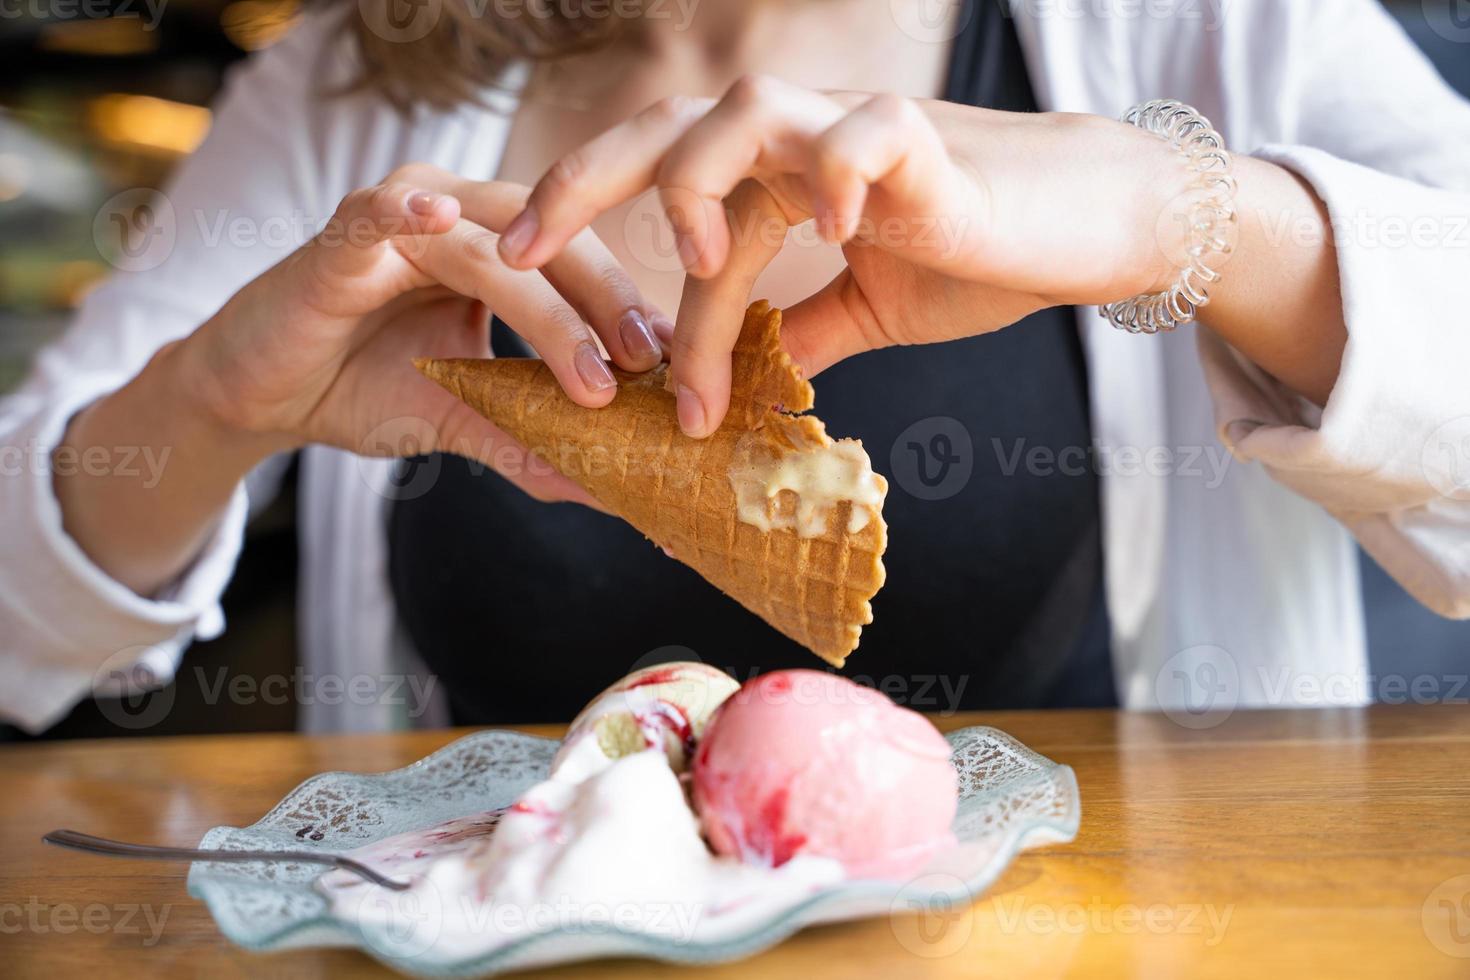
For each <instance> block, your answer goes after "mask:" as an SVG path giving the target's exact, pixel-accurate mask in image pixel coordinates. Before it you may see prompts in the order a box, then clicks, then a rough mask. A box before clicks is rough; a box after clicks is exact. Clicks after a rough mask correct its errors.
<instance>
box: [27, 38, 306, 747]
mask: <svg viewBox="0 0 1470 980" xmlns="http://www.w3.org/2000/svg"><path fill="white" fill-rule="evenodd" d="M325 29H327V27H326V25H325V24H324V22H323V21H322V20H321V19H319V18H311V19H309V20H308V21H307V23H305V24H303V25H302V26H301V27H299V28H298V29H297V30H296V31H295V32H293V34H292V35H291V36H290V37H288V38H286V39H285V40H284V41H282V42H281V43H280V44H278V45H276V46H275V47H273V48H271V49H269V50H267V51H265V52H263V53H262V54H261V55H259V56H257V57H256V58H254V59H252V60H251V61H250V62H249V63H247V64H246V65H245V66H243V67H241V68H239V69H236V70H235V71H234V72H233V73H232V75H231V77H230V79H229V81H228V83H227V87H226V90H225V94H224V96H223V97H222V99H221V100H220V101H219V103H218V105H217V107H216V114H215V120H214V124H213V127H212V129H211V132H210V135H209V137H208V138H207V139H206V140H205V142H204V144H203V145H202V146H201V147H200V148H199V150H198V151H197V152H196V153H195V154H194V155H193V156H192V157H190V159H189V160H188V161H187V162H185V164H184V165H183V166H182V167H181V168H180V170H179V172H178V173H177V174H176V175H175V177H174V178H173V180H172V181H171V183H170V185H169V186H168V187H167V188H166V189H165V191H164V193H163V194H162V195H161V196H159V197H157V198H156V199H155V200H154V201H153V202H152V211H151V214H152V220H151V221H150V222H146V223H144V224H145V227H143V228H141V229H139V230H140V233H141V237H140V238H138V239H137V240H136V242H135V245H136V246H137V247H136V248H134V249H133V250H131V251H130V252H128V253H126V254H124V255H122V256H121V257H120V258H119V259H118V260H117V261H115V262H114V265H116V266H118V270H117V271H116V272H115V274H114V275H113V276H112V277H111V279H110V280H109V281H107V282H106V283H104V284H103V285H102V286H101V287H99V288H98V289H97V290H96V291H95V292H93V293H92V294H91V295H90V296H89V297H88V298H87V299H86V300H85V302H84V303H83V305H82V307H81V309H80V310H79V312H78V315H77V317H76V319H75V321H74V322H73V324H72V325H71V327H70V328H69V329H68V331H67V332H66V333H65V335H64V336H63V337H62V338H61V339H60V340H59V341H57V342H56V343H55V344H53V345H51V346H50V347H48V348H47V349H46V350H44V351H42V352H41V354H40V356H39V357H38V358H37V361H36V364H35V366H34V368H33V369H32V372H31V374H30V376H29V377H28V378H27V379H26V381H25V382H24V383H23V384H22V386H21V387H20V389H19V390H17V391H16V392H15V393H14V394H12V395H11V396H9V397H7V398H5V399H4V400H3V401H0V485H3V492H0V527H4V528H5V529H6V533H5V534H4V535H0V720H4V721H8V722H10V723H12V724H16V725H19V726H21V727H23V728H26V729H29V730H32V731H39V730H42V729H44V728H46V727H48V726H49V725H51V724H53V723H54V722H55V721H57V720H59V719H60V718H61V717H62V716H64V715H65V713H66V712H67V711H68V710H70V708H71V707H72V706H73V705H75V704H76V703H77V702H78V701H80V700H82V699H83V698H85V697H87V696H88V695H89V694H91V693H93V692H94V691H96V692H97V693H112V692H117V691H119V690H126V689H129V688H135V687H137V686H139V685H141V686H144V687H147V686H152V685H155V684H158V683H163V682H166V681H167V680H168V679H169V678H170V677H172V676H173V673H174V671H175V669H176V666H177V662H178V657H179V654H180V652H181V651H182V649H183V648H184V646H186V645H187V644H188V642H189V641H190V639H191V638H193V637H195V636H198V637H202V638H209V637H212V636H215V635H217V634H218V633H219V632H220V631H221V630H222V629H223V627H224V619H223V615H222V613H221V611H220V605H219V598H220V595H221V593H222V591H223V589H224V587H225V584H226V583H227V582H228V581H229V578H230V575H231V573H232V571H233V569H234V565H235V559H236V557H237V554H238V552H239V549H240V543H241V537H242V534H243V529H244V525H245V521H246V516H247V510H248V497H249V494H248V493H247V491H246V488H245V487H244V486H242V487H240V488H239V489H237V490H236V492H235V494H234V498H233V499H232V500H231V502H230V504H229V506H228V507H227V509H226V511H225V513H224V515H223V516H222V518H221V520H220V522H219V525H218V527H217V528H216V529H215V532H214V534H213V536H212V537H211V538H210V540H209V542H208V543H207V544H206V545H205V547H204V548H203V550H202V551H201V552H200V553H199V555H198V556H197V557H196V558H195V560H194V562H193V563H192V565H191V566H190V567H189V568H188V569H187V570H186V571H185V572H184V573H183V574H182V575H181V576H180V577H179V579H178V580H177V581H176V582H174V583H173V584H172V585H171V586H169V587H168V588H166V589H165V590H163V591H161V592H160V593H159V594H158V595H156V596H152V597H146V598H145V597H142V596H139V595H137V594H135V593H133V592H132V591H130V590H129V589H127V588H126V587H124V586H123V585H121V584H120V583H118V582H116V581H115V580H113V579H111V578H110V577H108V575H107V574H106V573H105V572H103V571H102V570H101V569H100V568H98V567H97V566H96V565H95V564H93V563H92V562H91V561H90V560H89V559H88V557H87V556H86V555H85V554H84V553H83V552H82V550H81V549H80V547H78V546H77V544H76V543H75V542H74V541H72V540H71V539H70V538H69V537H68V536H67V534H66V532H65V531H64V530H63V528H62V522H61V511H60V507H59V505H58V504H57V501H56V498H55V496H54V494H53V491H52V483H51V480H52V451H53V450H54V449H55V448H56V447H57V445H59V443H60V440H61V439H62V436H63V434H64V432H65V430H66V426H67V423H68V421H69V420H70V419H71V417H72V415H73V414H75V412H76V411H78V410H79V409H81V408H82V407H84V406H86V405H88V404H90V403H91V402H93V401H95V400H96V399H97V398H99V397H101V396H103V395H105V394H107V393H109V392H111V391H113V390H115V389H117V388H118V387H120V386H121V385H123V384H124V383H126V382H127V381H128V380H129V379H130V378H132V377H133V376H134V375H136V374H137V373H138V371H139V370H140V369H141V368H142V366H143V365H144V364H145V363H146V362H147V361H148V359H149V358H150V357H151V356H152V355H153V354H154V353H155V352H156V351H157V350H158V349H159V348H160V347H162V346H163V345H164V344H166V343H168V342H170V341H172V340H174V339H177V338H179V337H182V336H185V335H187V334H188V333H190V332H191V331H193V330H194V328H195V327H197V326H198V325H199V324H200V323H202V322H204V321H205V320H207V319H208V318H209V317H210V316H211V315H212V314H213V313H214V311H215V310H217V309H218V308H219V306H220V305H221V304H222V303H223V302H224V301H225V300H226V299H227V298H228V297H229V296H230V295H231V294H233V293H234V292H235V291H237V290H238V289H239V288H240V287H241V286H243V285H244V284H245V283H246V282H248V281H249V280H250V279H252V278H254V277H255V276H256V275H258V274H259V273H261V272H262V271H264V270H265V269H266V268H268V267H269V266H270V265H272V264H274V263H275V262H276V261H278V260H279V259H280V258H282V257H283V256H285V255H287V254H289V253H290V252H291V251H293V250H294V249H295V248H296V247H297V245H299V244H300V243H301V242H302V241H304V240H305V239H306V238H308V237H309V236H310V235H311V234H313V233H314V232H315V230H316V227H317V226H318V225H319V224H320V222H321V221H322V220H324V219H325V218H326V217H327V216H329V213H330V211H328V213H327V214H321V215H318V214H315V213H311V212H313V211H317V210H319V208H318V207H317V202H316V200H315V197H314V191H315V187H316V179H315V178H314V176H313V174H314V172H315V169H316V168H315V166H314V163H313V155H314V152H313V147H312V144H311V139H312V127H311V126H310V124H309V118H308V116H307V112H308V109H307V108H306V104H307V103H308V101H309V98H310V95H311V92H312V72H313V64H314V62H315V61H316V60H317V53H318V46H319V44H320V38H321V35H322V32H323V31H324V30H325ZM142 193H143V192H127V196H126V197H124V198H122V200H121V202H120V204H121V205H130V204H133V203H136V201H137V200H139V199H140V198H141V195H142ZM117 200H118V199H114V201H117ZM333 203H335V202H333ZM108 211H109V208H107V207H104V213H103V215H102V216H101V217H100V218H99V220H102V221H106V220H108V218H109V214H108ZM135 227H136V225H135ZM107 448H108V449H109V450H111V451H112V452H111V455H110V461H111V463H110V465H115V466H118V467H124V466H131V467H135V468H136V469H137V470H138V471H139V472H140V473H141V474H143V478H145V479H146V478H147V476H148V474H150V473H155V472H157V470H158V468H159V467H163V466H167V465H168V460H167V458H166V457H164V458H152V457H150V456H144V455H142V454H137V453H134V454H133V455H131V456H129V452H130V451H129V449H128V447H107ZM160 455H161V454H160ZM278 470H279V467H278V466H265V467H262V472H261V473H260V474H259V475H260V476H261V477H262V478H263V479H261V480H260V481H256V480H254V479H253V478H252V480H251V481H249V482H251V483H258V484H259V485H261V486H264V485H267V484H268V483H270V482H271V480H270V478H271V477H272V476H274V475H276V474H277V472H278Z"/></svg>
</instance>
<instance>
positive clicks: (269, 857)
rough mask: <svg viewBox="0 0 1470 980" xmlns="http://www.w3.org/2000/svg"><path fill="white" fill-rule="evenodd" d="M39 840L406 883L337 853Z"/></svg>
mask: <svg viewBox="0 0 1470 980" xmlns="http://www.w3.org/2000/svg"><path fill="white" fill-rule="evenodd" d="M41 840H43V841H45V842H46V843H47V844H55V845H57V846H58V847H69V848H71V849H73V850H77V851H87V852H88V853H91V854H105V855H108V856H109V857H130V858H145V859H151V860H155V861H208V862H234V863H237V864H244V863H247V862H254V861H292V862H296V863H299V864H325V865H330V866H331V867H334V868H340V869H341V870H343V871H348V872H351V873H352V874H355V875H357V876H358V877H359V878H362V879H364V880H366V881H370V882H372V883H373V884H375V885H381V886H382V887H384V888H391V889H393V890H394V891H404V890H406V889H407V888H408V882H405V881H395V880H394V879H392V878H387V877H384V876H383V875H381V874H379V873H378V872H376V871H374V870H373V869H372V868H370V867H368V866H367V865H365V864H363V863H361V862H360V861H354V860H352V859H351V858H345V857H341V856H340V855H337V854H322V853H318V852H314V851H208V850H201V849H199V848H197V847H160V846H158V845H156V844H129V843H126V842H125V841H120V840H108V839H107V838H106V837H93V836H92V835H91V834H83V833H79V832H77V831H75V830H53V831H51V833H49V834H47V835H46V836H44V837H42V838H41Z"/></svg>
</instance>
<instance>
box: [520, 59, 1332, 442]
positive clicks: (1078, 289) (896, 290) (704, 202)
mask: <svg viewBox="0 0 1470 980" xmlns="http://www.w3.org/2000/svg"><path fill="white" fill-rule="evenodd" d="M1237 169H1238V171H1241V170H1244V169H1249V170H1250V174H1251V176H1252V177H1253V178H1258V187H1259V188H1263V189H1264V190H1263V191H1262V193H1263V194H1265V195H1267V196H1265V197H1263V198H1260V199H1258V200H1259V201H1260V203H1261V204H1262V207H1261V210H1262V211H1263V212H1266V211H1269V210H1271V208H1272V207H1276V206H1279V207H1281V208H1282V209H1285V210H1287V211H1290V210H1293V209H1294V210H1297V211H1301V212H1304V213H1306V214H1307V216H1308V217H1310V218H1311V219H1313V220H1316V219H1320V218H1322V217H1324V216H1323V215H1322V213H1321V209H1320V202H1317V201H1316V200H1315V198H1313V197H1311V196H1310V192H1306V191H1305V189H1304V188H1303V187H1302V186H1300V185H1299V183H1298V182H1297V181H1296V180H1295V178H1293V177H1291V175H1289V174H1287V173H1286V172H1285V171H1281V170H1279V169H1277V168H1274V167H1270V166H1269V165H1266V164H1260V163H1258V162H1257V161H1253V160H1249V159H1245V160H1237ZM1263 171H1267V172H1265V173H1263ZM1189 182H1190V176H1189V173H1188V171H1187V168H1186V167H1185V166H1184V164H1183V162H1182V161H1181V159H1180V157H1179V155H1178V153H1177V152H1176V151H1175V150H1174V149H1173V148H1172V147H1170V146H1169V145H1168V144H1167V143H1166V142H1164V141H1163V140H1161V139H1159V138H1158V137H1156V136H1153V135H1151V134H1149V133H1145V132H1143V131H1141V130H1138V129H1137V128H1135V127H1132V126H1128V125H1125V124H1123V123H1119V122H1114V121H1111V120H1108V119H1103V118H1101V117H1096V116H1081V115H1066V114H1021V113H1005V112H994V111H989V110H984V109H976V108H972V107H967V106H960V105H954V104H950V103H944V102H916V101H913V100H909V99H903V98H898V97H895V96H886V95H878V96H869V95H857V94H851V93H831V94H828V93H819V92H813V91H810V90H807V89H802V88H800V87H797V86H794V85H790V84H788V83H785V82H781V81H778V80H775V79H766V78H751V79H745V80H742V81H741V82H740V83H737V84H736V85H735V86H734V87H733V88H732V89H731V90H730V91H729V92H728V93H727V94H726V95H725V97H724V98H722V99H720V100H719V101H718V102H713V101H709V100H682V99H674V100H666V101H664V102H661V103H659V104H657V105H655V106H653V107H652V108H650V109H649V110H647V111H645V112H643V113H642V114H640V115H639V116H637V117H635V118H633V119H632V120H630V121H628V122H626V123H624V124H622V125H620V126H618V127H615V128H613V129H611V130H609V131H607V132H606V133H604V134H602V135H601V136H599V137H598V138H596V139H595V140H593V141H592V142H590V143H588V144H586V145H585V146H583V147H581V148H580V149H579V150H577V151H575V152H574V153H572V154H571V155H569V156H568V157H565V158H563V159H562V160H561V161H560V162H559V163H558V164H557V165H556V166H555V167H553V168H552V169H551V170H550V171H549V172H548V173H547V174H546V176H545V177H543V178H542V180H541V181H540V182H538V184H537V185H536V188H535V190H534V191H533V192H532V194H531V197H530V199H529V200H528V202H527V207H526V210H525V211H524V212H523V213H522V214H521V215H519V216H517V217H516V219H515V221H514V222H512V224H511V225H510V227H509V228H508V229H507V230H506V234H505V236H504V237H503V238H502V240H501V254H502V255H503V256H504V257H505V259H506V261H507V263H508V264H510V265H513V266H515V267H517V268H534V267H539V266H540V265H541V264H542V263H545V262H547V261H549V260H550V259H551V258H552V257H553V256H555V255H557V254H558V253H559V250H560V249H562V248H563V247H565V245H566V244H567V243H568V242H569V241H571V240H572V237H573V236H574V235H576V234H578V233H580V232H581V230H582V229H583V228H584V227H585V226H586V225H587V223H588V222H589V221H590V220H591V219H592V218H593V217H595V216H596V214H598V213H599V212H601V211H603V210H606V209H607V208H609V207H611V206H613V205H615V204H617V203H619V202H621V201H625V200H627V199H629V198H631V197H633V196H635V195H637V194H639V193H641V192H643V191H644V190H645V189H647V188H650V187H657V188H658V190H659V194H660V198H661V202H662V204H663V205H664V208H665V211H666V213H667V214H668V216H669V220H670V222H671V224H672V225H673V228H674V231H675V235H676V241H677V243H678V247H679V254H680V257H681V259H682V260H683V262H684V265H685V267H686V269H687V270H688V271H689V273H690V275H691V278H690V280H688V282H687V284H686V289H685V295H684V299H683V304H682V306H681V309H680V311H679V324H678V328H677V329H676V331H675V334H674V337H673V343H672V357H671V370H672V372H673V374H674V378H675V381H676V383H677V388H678V392H679V417H680V423H681V425H682V426H683V428H684V430H685V431H686V432H688V433H689V434H691V435H701V436H702V435H707V434H708V433H710V432H712V431H713V430H714V429H715V427H716V426H718V425H719V423H720V420H721V419H722V418H723V416H724V414H725V411H726V408H727V405H728V400H729V383H730V382H729V372H730V358H729V352H730V350H731V348H732V346H733V343H734V339H735V337H736V336H737V334H738V332H739V329H740V324H741V315H742V311H743V309H744V306H745V303H746V300H747V298H748V297H749V293H750V289H751V288H752V286H753V285H754V282H755V279H756V276H757V275H758V274H759V273H760V271H761V270H762V269H764V268H765V266H766V265H767V264H768V263H769V262H770V261H771V259H772V258H774V257H775V255H776V254H777V253H778V252H779V251H780V248H781V246H782V244H783V243H784V241H785V232H786V229H787V226H788V225H792V224H796V223H798V222H801V221H805V220H807V219H809V218H813V217H814V218H815V219H816V225H817V229H818V231H819V232H820V234H821V235H822V237H823V238H825V239H827V240H828V241H831V242H834V243H840V244H841V245H842V246H843V251H844V254H845V256H846V259H847V263H848V267H847V268H846V269H845V270H844V271H843V272H842V273H841V274H840V275H838V276H837V278H836V279H834V280H833V281H832V282H831V283H829V284H827V285H826V287H825V288H823V289H821V290H820V291H819V292H817V293H815V294H814V295H813V296H811V297H810V298H809V299H807V300H805V301H803V302H801V303H799V304H797V305H795V306H793V307H791V308H790V309H789V310H787V312H786V316H785V318H784V329H783V342H784V343H785V345H786V346H787V348H788V350H789V351H790V352H791V353H792V354H793V356H795V357H796V359H797V361H798V362H799V363H800V364H802V366H803V367H804V368H805V369H806V370H807V371H808V373H815V372H817V371H820V370H822V369H823V368H825V367H827V366H829V365H830V364H832V363H834V362H836V361H838V360H840V359H842V358H844V357H847V356H850V355H852V354H855V353H858V352H860V351H863V350H869V349H872V348H877V347H883V346H887V345H891V344H913V343H929V342H934V341H940V340H948V339H953V338H956V337H961V336H969V335H974V334H979V333H985V332H988V331H991V330H996V329H999V328H1001V327H1004V326H1006V325H1008V324H1011V323H1014V322H1016V321H1017V320H1020V319H1022V318H1023V317H1025V316H1027V315H1029V314H1030V313H1033V312H1035V311H1037V310H1040V309H1043V308H1046V307H1050V306H1057V305H1063V304H1067V305H1094V304H1102V303H1109V302H1115V301H1118V300H1121V299H1125V298H1127V297H1130V296H1134V295H1137V294H1139V293H1144V292H1151V291H1155V290H1159V289H1162V288H1164V287H1165V286H1166V285H1167V284H1168V283H1169V282H1170V281H1171V280H1172V278H1173V276H1174V274H1175V270H1176V269H1178V268H1180V267H1181V266H1182V265H1183V264H1184V261H1183V245H1184V243H1185V241H1186V239H1187V227H1186V226H1185V225H1184V223H1183V218H1184V216H1185V215H1187V213H1188V210H1189V207H1188V198H1187V196H1186V195H1187V193H1188V187H1189ZM1270 195H1274V197H1271V196H1270ZM1278 227H1281V226H1278ZM1286 227H1295V226H1292V225H1288V226H1286ZM1328 240H1329V241H1330V239H1328ZM1267 261H1268V262H1269V261H1271V259H1270V258H1268V259H1267ZM1278 265H1279V267H1278V268H1277V269H1273V270H1267V274H1268V275H1276V276H1278V277H1280V278H1283V279H1287V280H1290V279H1292V278H1293V275H1292V274H1293V273H1295V272H1303V273H1308V272H1310V273H1314V274H1315V276H1316V278H1314V279H1312V280H1311V282H1312V283H1313V287H1312V288H1310V289H1307V290H1304V291H1303V293H1302V295H1301V296H1299V297H1296V302H1295V304H1293V302H1292V300H1291V298H1287V297H1274V298H1272V300H1271V303H1272V304H1275V303H1278V302H1282V301H1283V300H1284V302H1282V305H1280V306H1276V307H1275V308H1274V309H1273V311H1272V312H1273V313H1276V314H1279V313H1281V312H1283V311H1287V310H1291V309H1293V306H1294V305H1295V306H1296V307H1299V308H1301V309H1303V310H1305V309H1308V308H1312V307H1313V306H1318V307H1320V308H1323V309H1329V308H1330V306H1331V296H1332V295H1333V292H1332V286H1334V285H1335V264H1334V263H1333V262H1331V261H1330V256H1328V260H1327V261H1325V262H1324V261H1323V260H1322V256H1320V255H1315V256H1305V255H1303V256H1298V257H1297V258H1296V260H1295V261H1286V262H1285V263H1284V264H1280V263H1279V264H1278ZM1234 271H1235V269H1234V266H1233V265H1232V274H1234ZM1326 280H1331V282H1330V283H1328V282H1326ZM1324 283H1325V285H1324ZM1288 288H1295V286H1290V285H1289V286H1288ZM1247 294H1248V295H1247V300H1246V302H1245V303H1243V304H1237V309H1236V311H1235V312H1236V316H1237V318H1241V317H1242V315H1243V314H1247V313H1248V314H1252V315H1253V314H1255V313H1257V312H1259V307H1260V306H1261V305H1262V304H1261V303H1260V297H1259V295H1258V294H1249V291H1247ZM1215 299H1216V300H1217V304H1216V305H1215V306H1212V307H1211V310H1212V314H1215V313H1219V312H1221V310H1222V309H1223V308H1224V307H1226V306H1227V305H1228V304H1227V303H1225V302H1221V301H1220V300H1221V297H1219V296H1216V297H1215ZM1252 301H1254V303H1253V302H1252ZM1323 304H1325V305H1323ZM1338 309H1339V312H1340V304H1339V305H1338ZM1339 319H1340V318H1339ZM1224 320H1225V322H1226V323H1227V324H1230V323H1231V316H1230V314H1229V312H1228V311H1227V312H1226V314H1225V317H1224ZM1244 320H1245V321H1247V322H1246V324H1245V327H1244V329H1243V330H1242V331H1240V333H1241V336H1239V337H1228V338H1227V339H1231V340H1232V342H1236V343H1237V346H1238V347H1241V348H1242V349H1243V350H1244V351H1245V352H1246V353H1247V354H1248V356H1252V357H1254V358H1255V359H1256V360H1257V361H1258V363H1262V364H1263V366H1265V367H1267V369H1268V370H1272V371H1273V373H1275V371H1276V369H1277V368H1280V369H1281V370H1282V371H1284V372H1285V374H1284V376H1283V375H1280V374H1278V376H1283V380H1287V381H1288V383H1293V382H1297V381H1300V382H1301V386H1300V390H1303V391H1304V392H1305V393H1307V394H1309V395H1316V394H1317V393H1318V391H1320V390H1321V389H1322V386H1323V384H1324V383H1325V386H1326V388H1327V389H1329V390H1330V386H1331V379H1332V378H1334V377H1335V376H1336V357H1337V356H1340V353H1341V346H1340V343H1338V345H1337V346H1336V355H1334V354H1333V344H1334V342H1335V341H1336V339H1337V337H1336V333H1334V331H1333V328H1332V324H1331V323H1328V324H1327V325H1326V326H1325V327H1324V333H1325V334H1327V335H1329V336H1328V339H1327V341H1326V343H1325V344H1324V352H1323V353H1322V356H1320V357H1316V358H1315V359H1310V360H1304V359H1303V358H1302V356H1301V355H1302V354H1303V353H1304V351H1303V349H1302V346H1301V345H1302V344H1303V343H1304V338H1310V331H1307V332H1304V333H1301V334H1299V335H1298V337H1297V338H1294V339H1290V340H1287V341H1285V342H1279V341H1280V340H1281V339H1280V338H1261V337H1253V336H1249V333H1250V331H1251V329H1255V328H1257V327H1258V323H1257V321H1256V320H1254V319H1252V317H1251V316H1244ZM1212 325H1215V323H1214V319H1213V317H1212ZM1222 332H1224V331H1222ZM1337 333H1340V331H1337ZM1293 345H1296V346H1293ZM1313 353H1317V352H1313ZM1258 354H1259V355H1261V356H1257V355H1258ZM1322 394H1323V397H1325V391H1324V392H1322Z"/></svg>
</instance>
